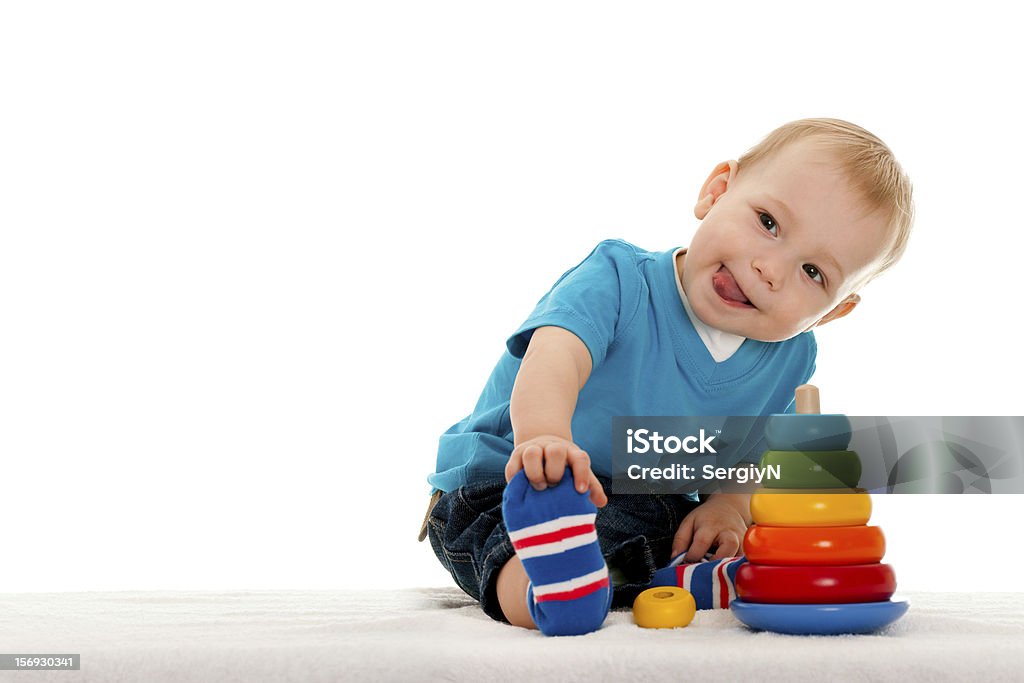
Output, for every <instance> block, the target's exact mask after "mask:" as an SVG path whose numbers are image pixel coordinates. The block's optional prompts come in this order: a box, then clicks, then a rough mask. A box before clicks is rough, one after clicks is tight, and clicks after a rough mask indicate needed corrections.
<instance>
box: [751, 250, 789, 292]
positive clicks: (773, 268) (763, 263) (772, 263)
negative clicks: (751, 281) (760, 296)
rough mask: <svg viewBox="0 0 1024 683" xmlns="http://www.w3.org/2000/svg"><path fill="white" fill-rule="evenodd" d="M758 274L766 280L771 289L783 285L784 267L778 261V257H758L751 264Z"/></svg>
mask: <svg viewBox="0 0 1024 683" xmlns="http://www.w3.org/2000/svg"><path fill="white" fill-rule="evenodd" d="M750 265H751V266H752V267H753V269H754V271H755V272H756V273H757V274H758V276H759V277H760V278H761V279H762V280H764V282H765V283H766V284H767V285H768V288H769V289H772V290H775V289H778V288H779V287H780V286H781V285H782V273H783V272H784V269H783V268H782V267H781V266H780V264H779V263H778V259H770V258H766V257H763V256H762V257H758V258H755V259H754V260H753V261H751V264H750Z"/></svg>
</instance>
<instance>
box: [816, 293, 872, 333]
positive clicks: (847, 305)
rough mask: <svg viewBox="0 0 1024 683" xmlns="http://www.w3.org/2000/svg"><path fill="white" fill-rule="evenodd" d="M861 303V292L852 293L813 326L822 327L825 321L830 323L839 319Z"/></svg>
mask: <svg viewBox="0 0 1024 683" xmlns="http://www.w3.org/2000/svg"><path fill="white" fill-rule="evenodd" d="M859 303H860V295H859V294H851V295H850V296H848V297H846V298H845V299H843V300H842V301H840V302H839V303H838V304H837V305H836V307H835V308H833V309H832V310H831V311H829V312H828V313H826V314H825V315H824V316H822V318H821V320H819V321H818V322H816V323H814V324H813V325H811V327H821V326H822V325H824V324H825V323H830V322H832V321H833V320H839V319H840V318H842V317H843V316H844V315H849V314H850V312H851V311H852V310H853V309H855V308H856V307H857V304H859Z"/></svg>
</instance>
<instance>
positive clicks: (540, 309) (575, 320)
mask: <svg viewBox="0 0 1024 683" xmlns="http://www.w3.org/2000/svg"><path fill="white" fill-rule="evenodd" d="M642 281H643V277H642V275H641V274H640V270H639V267H638V265H637V252H636V248H635V247H633V246H632V245H630V244H629V243H627V242H623V241H622V240H605V241H603V242H601V243H600V244H598V245H597V246H596V247H595V248H594V250H593V251H591V252H590V255H588V256H587V258H585V259H583V261H582V262H580V263H579V264H577V265H576V266H575V267H573V268H571V269H570V270H568V271H566V272H565V273H564V274H563V275H562V276H561V277H560V278H559V279H558V281H557V282H556V283H555V284H554V286H553V287H552V288H551V290H550V291H549V292H548V293H547V294H545V295H544V296H543V297H542V298H541V299H540V301H538V302H537V306H536V307H535V308H534V309H533V312H532V313H530V316H529V317H528V318H527V319H526V322H524V323H523V324H522V325H520V326H519V328H518V329H517V330H516V331H515V332H514V333H513V334H512V336H511V337H509V338H508V340H507V341H506V346H507V347H508V351H509V353H511V354H512V355H513V356H515V357H516V358H522V357H523V354H525V353H526V348H527V346H528V345H529V343H530V338H531V337H532V336H533V331H534V330H536V329H537V328H538V327H545V326H554V327H562V328H564V329H567V330H569V331H570V332H572V333H573V334H575V335H576V336H577V337H579V338H580V339H581V340H582V341H583V343H584V344H585V345H586V347H587V350H589V351H590V357H591V360H592V362H593V366H594V367H597V366H598V365H599V364H600V363H601V362H602V361H603V360H604V358H605V356H606V355H607V353H608V349H609V348H610V347H611V345H612V344H613V342H614V341H615V338H616V336H617V335H618V334H619V333H620V332H621V331H622V330H624V329H625V328H626V327H628V326H629V324H630V323H631V322H632V320H633V317H634V316H635V314H636V311H637V308H638V307H639V304H640V292H641V290H642Z"/></svg>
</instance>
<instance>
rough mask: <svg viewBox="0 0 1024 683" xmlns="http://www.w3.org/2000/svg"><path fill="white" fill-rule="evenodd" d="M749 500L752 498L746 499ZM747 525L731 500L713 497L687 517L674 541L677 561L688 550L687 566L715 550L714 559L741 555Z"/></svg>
mask: <svg viewBox="0 0 1024 683" xmlns="http://www.w3.org/2000/svg"><path fill="white" fill-rule="evenodd" d="M747 499H748V500H749V496H747ZM746 533H747V523H746V521H744V519H743V515H741V514H740V512H739V510H738V509H737V508H736V504H735V503H734V502H730V501H729V499H726V498H719V497H717V496H711V497H710V498H708V500H706V501H704V502H703V503H701V504H700V505H699V506H697V507H696V508H695V509H694V510H693V511H692V512H691V513H690V514H688V515H686V517H685V518H684V519H683V523H682V524H680V525H679V530H678V531H677V532H676V536H675V538H674V539H673V540H672V553H671V555H670V557H675V556H676V555H678V554H679V553H681V552H683V550H687V548H689V549H688V550H687V552H686V557H685V558H684V559H685V561H686V562H700V561H701V560H702V559H703V558H704V555H705V554H706V553H707V552H708V550H709V549H710V548H712V547H716V548H717V550H716V551H715V556H714V558H713V559H716V560H718V559H721V558H724V557H735V556H736V555H739V552H740V545H741V544H742V542H743V536H744V534H746Z"/></svg>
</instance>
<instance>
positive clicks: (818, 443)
mask: <svg viewBox="0 0 1024 683" xmlns="http://www.w3.org/2000/svg"><path fill="white" fill-rule="evenodd" d="M764 437H765V439H766V440H767V441H768V448H769V450H773V451H845V450H846V449H847V448H848V447H849V445H850V439H851V438H852V437H853V431H852V427H851V425H850V418H848V417H846V416H845V415H839V414H829V415H817V414H805V413H794V414H783V415H779V414H776V415H771V416H769V417H768V420H767V421H766V423H765V428H764Z"/></svg>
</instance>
